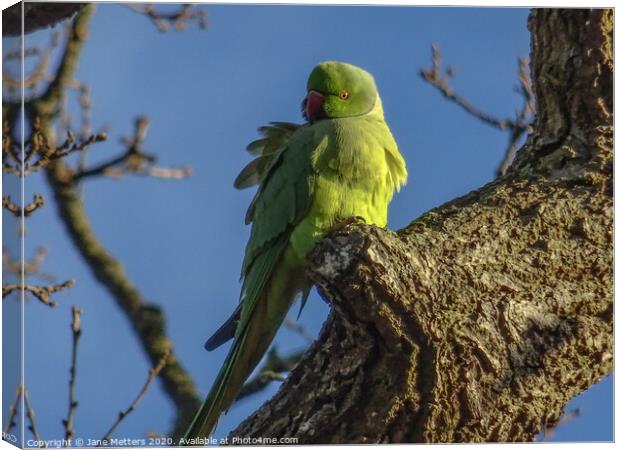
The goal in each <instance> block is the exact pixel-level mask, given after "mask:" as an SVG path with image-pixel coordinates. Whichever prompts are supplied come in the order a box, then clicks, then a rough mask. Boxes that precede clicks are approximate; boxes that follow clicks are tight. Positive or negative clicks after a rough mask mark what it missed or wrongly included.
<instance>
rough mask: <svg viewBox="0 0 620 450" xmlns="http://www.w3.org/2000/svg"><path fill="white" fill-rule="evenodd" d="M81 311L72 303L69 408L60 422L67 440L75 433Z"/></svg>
mask: <svg viewBox="0 0 620 450" xmlns="http://www.w3.org/2000/svg"><path fill="white" fill-rule="evenodd" d="M81 313H82V311H80V310H79V309H78V308H77V306H75V305H74V306H73V307H72V308H71V314H72V316H73V320H72V322H71V332H72V336H73V340H72V346H71V368H70V369H69V374H70V378H69V410H68V412H67V418H66V419H65V420H63V421H62V424H63V426H64V427H65V441H69V440H70V439H71V438H72V437H73V435H74V434H75V429H74V428H73V416H74V414H75V409H76V408H77V406H78V402H77V400H76V399H75V374H76V363H77V346H78V341H79V339H80V336H81V335H82V328H81V326H80V315H81Z"/></svg>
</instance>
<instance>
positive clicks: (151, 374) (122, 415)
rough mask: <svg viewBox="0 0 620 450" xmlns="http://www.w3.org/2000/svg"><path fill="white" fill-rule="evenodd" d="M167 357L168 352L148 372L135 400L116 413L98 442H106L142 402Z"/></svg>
mask: <svg viewBox="0 0 620 450" xmlns="http://www.w3.org/2000/svg"><path fill="white" fill-rule="evenodd" d="M169 356H170V350H168V351H166V352H165V353H164V355H163V356H162V357H161V359H160V360H159V362H158V363H157V365H156V366H155V367H153V368H152V369H150V370H149V375H148V377H147V378H146V382H145V383H144V386H142V389H140V392H139V393H138V395H137V396H136V398H135V399H134V400H133V402H131V404H130V405H129V407H128V408H127V409H125V410H124V411H120V412H119V413H118V417H117V418H116V420H115V421H114V423H113V424H112V426H111V427H110V429H109V430H108V431H107V433H106V434H105V435H104V436H103V437H102V438H101V439H100V442H105V441H107V440H108V439H109V438H110V436H112V433H113V432H114V430H115V429H116V427H118V426H119V424H120V423H121V422H122V421H123V420H124V419H125V418H126V417H127V416H128V415H129V414H131V413H132V412H133V411H134V410H135V409H136V407H137V406H138V403H140V400H142V397H144V394H146V391H147V390H148V388H149V386H150V385H151V383H152V382H153V380H154V379H155V378H156V377H157V375H159V372H161V370H162V369H163V368H164V366H165V365H166V363H167V361H168V357H169Z"/></svg>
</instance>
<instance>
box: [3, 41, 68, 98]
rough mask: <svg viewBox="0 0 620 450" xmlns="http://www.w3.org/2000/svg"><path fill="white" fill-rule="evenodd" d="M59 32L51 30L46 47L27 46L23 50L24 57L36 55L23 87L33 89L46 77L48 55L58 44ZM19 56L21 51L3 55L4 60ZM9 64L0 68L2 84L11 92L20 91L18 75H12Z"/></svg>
mask: <svg viewBox="0 0 620 450" xmlns="http://www.w3.org/2000/svg"><path fill="white" fill-rule="evenodd" d="M58 41H59V33H58V32H57V31H56V32H53V33H52V34H51V36H50V42H49V44H48V45H47V47H46V48H44V49H41V48H37V47H31V48H27V49H25V51H24V57H25V58H28V57H37V58H38V61H37V64H36V66H35V67H34V68H33V69H32V70H31V71H30V73H29V74H28V75H27V76H26V77H25V78H24V88H29V89H35V88H36V86H37V84H38V83H39V82H40V81H43V80H45V79H46V78H47V74H48V69H49V63H50V57H51V54H52V51H53V50H54V49H55V48H56V47H57V46H58ZM19 58H21V51H15V52H10V53H7V54H6V55H4V56H3V60H4V61H10V60H12V59H19ZM8 67H10V65H9V64H5V65H4V68H3V70H2V85H3V86H4V87H5V88H7V89H9V91H12V92H21V86H22V80H21V76H20V75H12V74H11V73H9V72H8V69H7V68H8Z"/></svg>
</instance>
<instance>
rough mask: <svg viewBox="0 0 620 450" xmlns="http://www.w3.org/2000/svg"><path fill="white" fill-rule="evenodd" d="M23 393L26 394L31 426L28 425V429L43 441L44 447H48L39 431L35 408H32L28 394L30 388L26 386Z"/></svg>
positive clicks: (25, 402) (25, 398)
mask: <svg viewBox="0 0 620 450" xmlns="http://www.w3.org/2000/svg"><path fill="white" fill-rule="evenodd" d="M23 395H24V405H25V406H26V415H27V416H28V421H29V422H30V426H29V427H28V429H29V430H30V431H31V432H32V435H33V436H34V438H35V439H36V440H37V441H38V442H41V443H42V446H43V447H47V445H45V443H44V442H43V440H42V439H41V435H40V434H39V432H38V431H37V426H36V424H35V421H34V410H33V409H32V406H31V405H30V398H29V396H28V390H27V389H26V387H24V389H23Z"/></svg>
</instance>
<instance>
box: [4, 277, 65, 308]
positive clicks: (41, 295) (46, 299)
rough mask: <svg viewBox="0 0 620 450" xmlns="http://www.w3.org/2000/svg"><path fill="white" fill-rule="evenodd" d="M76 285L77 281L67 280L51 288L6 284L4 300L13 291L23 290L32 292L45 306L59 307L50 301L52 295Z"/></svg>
mask: <svg viewBox="0 0 620 450" xmlns="http://www.w3.org/2000/svg"><path fill="white" fill-rule="evenodd" d="M74 284H75V280H67V281H65V282H64V283H61V284H54V285H51V286H33V285H30V284H15V283H14V284H5V285H3V286H2V298H5V297H6V296H7V295H9V294H10V293H11V292H13V291H19V290H21V289H23V290H25V291H26V292H30V293H31V294H32V295H34V296H35V297H36V298H37V299H38V300H39V301H40V302H41V303H43V304H44V305H47V306H49V307H50V308H53V307H54V306H56V305H57V303H56V302H55V301H53V300H51V299H50V296H51V295H52V294H55V293H56V292H59V291H62V290H63V289H67V288H70V287H71V286H73V285H74Z"/></svg>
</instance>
